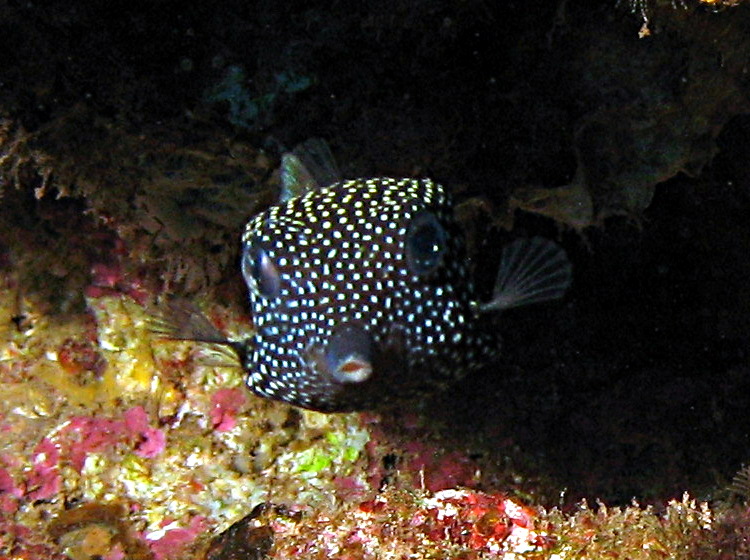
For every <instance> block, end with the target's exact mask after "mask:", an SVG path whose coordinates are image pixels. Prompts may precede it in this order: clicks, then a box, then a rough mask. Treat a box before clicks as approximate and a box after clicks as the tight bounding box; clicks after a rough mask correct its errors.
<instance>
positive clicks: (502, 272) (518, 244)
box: [479, 237, 573, 312]
mask: <svg viewBox="0 0 750 560" xmlns="http://www.w3.org/2000/svg"><path fill="white" fill-rule="evenodd" d="M572 280H573V275H572V266H571V264H570V261H569V260H568V257H567V255H566V254H565V251H564V250H563V249H562V247H560V246H559V245H558V244H557V243H554V242H552V241H549V240H548V239H544V238H543V237H532V238H531V239H519V240H517V241H514V242H513V243H511V244H510V245H508V246H507V247H506V248H505V249H504V250H503V255H502V257H501V260H500V269H499V270H498V273H497V280H496V281H495V288H494V290H493V292H492V299H491V300H490V301H488V302H487V303H483V304H480V306H479V309H480V311H482V312H486V311H498V310H505V309H511V308H513V307H520V306H522V305H529V304H532V303H540V302H543V301H551V300H554V299H559V298H561V297H562V296H563V295H565V291H566V290H567V289H568V288H569V287H570V284H571V282H572Z"/></svg>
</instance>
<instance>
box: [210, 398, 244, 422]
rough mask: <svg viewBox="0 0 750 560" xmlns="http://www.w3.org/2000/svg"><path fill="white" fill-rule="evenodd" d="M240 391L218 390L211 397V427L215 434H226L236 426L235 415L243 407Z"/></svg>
mask: <svg viewBox="0 0 750 560" xmlns="http://www.w3.org/2000/svg"><path fill="white" fill-rule="evenodd" d="M245 400H246V399H245V393H244V392H243V391H242V390H241V389H219V390H218V391H216V392H215V393H214V394H213V396H212V397H211V425H212V426H213V428H214V430H216V431H217V432H227V431H229V430H231V429H232V428H234V427H235V426H236V425H237V413H238V412H239V411H240V410H241V409H242V407H243V406H244V405H245Z"/></svg>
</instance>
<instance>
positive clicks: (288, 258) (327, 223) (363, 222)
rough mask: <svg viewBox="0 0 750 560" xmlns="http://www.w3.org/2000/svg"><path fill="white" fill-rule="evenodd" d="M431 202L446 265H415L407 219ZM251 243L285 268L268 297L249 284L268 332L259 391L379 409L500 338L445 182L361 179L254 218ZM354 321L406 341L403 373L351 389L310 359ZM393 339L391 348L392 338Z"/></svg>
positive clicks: (437, 382)
mask: <svg viewBox="0 0 750 560" xmlns="http://www.w3.org/2000/svg"><path fill="white" fill-rule="evenodd" d="M421 211H429V212H431V213H433V214H434V216H435V217H436V218H437V220H438V221H439V223H440V224H441V225H442V227H443V228H444V229H445V230H446V231H447V232H448V237H447V240H446V244H447V247H446V252H445V257H444V258H443V260H442V262H441V264H440V266H439V269H438V270H437V271H436V272H435V273H434V274H430V276H429V277H428V278H423V277H420V275H418V274H416V273H415V272H414V271H412V270H411V269H410V267H409V263H408V260H407V257H406V248H405V243H406V238H407V231H408V225H409V223H410V221H411V220H412V218H413V217H414V216H415V215H416V214H417V213H418V212H421ZM242 242H243V246H244V248H245V250H246V251H247V250H248V249H249V248H250V247H253V246H255V247H262V248H263V249H264V250H265V252H266V253H267V255H268V257H269V259H270V261H271V262H273V263H274V265H275V269H276V270H278V275H279V290H278V293H277V294H275V297H267V296H265V295H263V294H261V293H259V291H258V290H257V287H256V289H252V287H251V289H250V304H251V307H252V312H253V317H254V321H255V325H256V328H257V333H256V334H255V335H254V337H253V338H251V339H250V341H249V344H250V348H249V349H248V352H247V353H246V355H247V363H246V364H245V368H246V369H247V371H248V379H247V383H248V385H249V387H250V388H251V389H252V390H253V391H254V392H255V393H257V394H259V395H261V396H264V397H268V398H272V399H277V400H283V401H286V402H289V403H292V404H295V405H297V406H302V407H305V408H312V409H316V410H324V411H337V410H351V409H361V408H368V407H372V406H376V405H378V404H379V403H380V402H384V401H388V400H389V399H391V398H392V397H397V396H413V395H414V394H415V393H419V392H421V391H424V390H425V389H429V388H430V387H431V386H441V385H445V384H446V383H447V382H448V381H450V380H452V379H455V378H457V377H460V376H461V375H463V374H465V373H466V372H468V371H469V370H471V369H473V368H475V367H477V366H478V365H480V364H481V363H482V362H484V361H486V359H487V358H488V356H489V355H491V354H492V353H493V352H494V351H495V350H496V349H497V346H498V343H497V340H496V338H495V337H494V336H493V335H491V334H489V333H487V332H486V326H484V325H481V326H480V323H479V321H478V318H477V316H476V314H475V312H474V310H473V307H472V302H473V300H475V299H476V298H475V294H474V287H473V284H472V282H471V280H470V278H469V276H468V268H467V265H466V255H465V249H464V244H463V239H462V236H461V233H460V231H459V230H458V228H457V225H456V223H455V220H454V218H453V205H452V202H451V200H450V198H449V197H448V195H447V194H446V192H445V191H444V190H443V188H442V187H441V186H440V185H439V184H437V183H434V182H432V181H430V180H427V179H419V180H418V179H392V178H374V179H356V180H349V181H343V182H340V183H334V184H333V185H330V186H328V187H325V188H323V189H319V190H316V191H312V192H310V193H307V194H306V195H304V196H302V197H298V198H294V199H291V200H289V201H287V202H286V203H284V204H280V205H278V206H274V207H272V208H269V209H268V210H267V211H265V212H264V213H262V214H260V215H258V216H256V217H255V218H253V219H252V220H251V221H250V222H249V223H248V225H247V228H246V230H245V232H244V234H243V237H242ZM345 322H353V323H356V324H358V325H361V326H363V327H364V329H366V331H367V332H369V333H370V335H371V336H372V339H373V340H374V343H375V344H376V345H386V344H388V343H389V341H392V340H397V341H399V342H400V346H399V345H398V344H397V345H396V347H397V349H398V351H396V350H394V352H396V353H397V354H398V355H396V356H394V360H395V361H396V362H398V363H400V364H401V365H402V367H403V369H402V370H401V377H398V376H395V377H394V375H392V374H391V373H390V372H388V371H375V372H374V375H373V376H372V377H371V378H370V379H368V381H367V383H368V384H369V385H368V387H367V390H360V389H361V388H359V387H354V388H352V387H351V386H350V385H347V386H346V387H345V386H342V385H341V384H337V383H336V382H335V381H334V380H332V379H329V378H328V377H327V376H325V375H323V374H322V373H321V372H320V371H318V368H316V367H315V364H313V363H309V361H310V360H309V357H310V355H311V352H310V349H311V348H313V349H314V348H320V347H324V346H325V343H326V341H327V340H328V339H329V338H330V337H331V335H332V332H333V330H334V329H335V328H336V327H337V326H338V325H341V324H342V323H345ZM389 348H390V346H389Z"/></svg>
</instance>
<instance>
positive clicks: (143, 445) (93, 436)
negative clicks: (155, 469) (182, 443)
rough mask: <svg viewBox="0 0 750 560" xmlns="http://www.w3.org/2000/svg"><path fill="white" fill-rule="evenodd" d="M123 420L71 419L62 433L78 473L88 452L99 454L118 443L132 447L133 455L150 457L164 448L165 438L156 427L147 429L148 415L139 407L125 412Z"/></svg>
mask: <svg viewBox="0 0 750 560" xmlns="http://www.w3.org/2000/svg"><path fill="white" fill-rule="evenodd" d="M123 416H124V420H114V419H110V418H100V417H96V416H75V417H73V418H71V420H70V422H69V423H68V425H67V426H66V427H65V428H64V429H63V430H62V434H63V435H64V436H65V437H66V443H67V445H66V446H65V451H66V455H67V457H68V459H69V460H70V463H71V464H72V465H73V467H74V468H75V469H76V470H78V471H79V472H80V471H81V470H82V469H83V465H84V463H85V461H86V457H87V456H88V455H89V454H90V453H97V452H101V451H103V450H105V449H108V448H111V447H114V446H116V445H119V444H125V443H130V444H131V445H134V450H133V451H134V453H135V454H136V455H139V456H141V457H145V458H149V459H150V458H153V457H156V456H157V455H159V454H160V453H161V452H162V451H163V450H164V447H165V445H166V436H165V434H164V432H163V431H162V430H160V429H158V428H153V427H151V426H149V423H148V415H147V414H146V411H145V410H144V409H143V407H142V406H135V407H133V408H130V409H128V410H126V411H125V414H124V415H123Z"/></svg>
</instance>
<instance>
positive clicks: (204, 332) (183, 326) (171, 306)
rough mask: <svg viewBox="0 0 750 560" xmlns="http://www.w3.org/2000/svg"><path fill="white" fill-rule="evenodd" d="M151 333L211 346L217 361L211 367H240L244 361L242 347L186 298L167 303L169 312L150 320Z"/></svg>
mask: <svg viewBox="0 0 750 560" xmlns="http://www.w3.org/2000/svg"><path fill="white" fill-rule="evenodd" d="M149 330H150V331H151V332H152V333H154V334H155V335H157V336H159V337H161V338H167V339H172V340H190V341H193V342H199V343H204V344H209V345H212V351H211V354H213V355H214V357H215V358H217V359H216V360H214V362H213V363H212V364H211V365H216V366H227V367H235V366H236V367H241V366H242V364H243V362H244V359H245V353H246V350H245V348H244V346H243V344H242V343H241V342H239V341H235V340H230V339H229V338H227V336H226V335H225V334H224V333H222V332H221V331H220V330H219V329H218V328H216V326H214V324H213V323H211V321H209V320H208V317H206V315H205V314H204V313H203V312H202V311H201V310H200V309H199V308H198V306H196V305H195V304H193V303H192V302H190V301H188V300H185V299H179V298H178V299H173V300H171V301H169V302H167V303H166V309H164V310H162V311H161V312H160V313H158V314H157V313H155V314H154V315H153V316H152V317H151V318H150V320H149Z"/></svg>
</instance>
